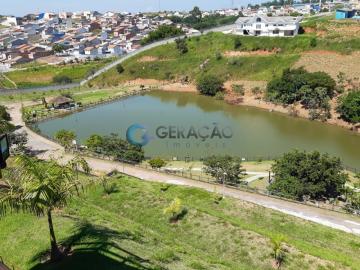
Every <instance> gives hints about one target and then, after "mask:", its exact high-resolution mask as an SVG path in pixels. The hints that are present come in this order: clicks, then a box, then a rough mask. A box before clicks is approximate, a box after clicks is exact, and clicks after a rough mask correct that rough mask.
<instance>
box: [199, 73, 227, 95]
mask: <svg viewBox="0 0 360 270" xmlns="http://www.w3.org/2000/svg"><path fill="white" fill-rule="evenodd" d="M196 88H197V90H198V91H199V92H200V93H201V94H203V95H208V96H215V95H216V93H217V92H222V91H223V90H224V81H223V80H222V79H220V78H219V77H217V76H214V75H210V74H205V75H202V76H201V77H200V78H199V79H198V80H197V83H196Z"/></svg>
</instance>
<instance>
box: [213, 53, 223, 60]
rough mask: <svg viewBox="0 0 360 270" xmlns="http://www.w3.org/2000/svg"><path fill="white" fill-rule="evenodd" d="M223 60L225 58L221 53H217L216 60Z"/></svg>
mask: <svg viewBox="0 0 360 270" xmlns="http://www.w3.org/2000/svg"><path fill="white" fill-rule="evenodd" d="M222 58H223V56H222V54H221V52H216V53H215V59H216V60H218V61H219V60H221V59H222Z"/></svg>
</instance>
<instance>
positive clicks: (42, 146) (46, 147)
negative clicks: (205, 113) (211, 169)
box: [8, 103, 360, 235]
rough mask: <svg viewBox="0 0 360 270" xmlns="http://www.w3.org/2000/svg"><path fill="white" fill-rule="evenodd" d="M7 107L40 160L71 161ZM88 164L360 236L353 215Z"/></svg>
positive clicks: (96, 162)
mask: <svg viewBox="0 0 360 270" xmlns="http://www.w3.org/2000/svg"><path fill="white" fill-rule="evenodd" d="M27 105H28V104H27ZM8 108H9V111H10V114H11V116H12V119H13V120H12V121H13V123H14V124H15V125H17V126H22V128H21V129H20V130H21V131H25V132H27V133H28V137H29V147H31V148H32V149H33V150H37V151H39V154H38V157H39V158H42V159H48V158H50V157H51V156H53V157H55V158H57V159H58V160H59V162H66V161H67V160H69V159H70V158H72V155H71V154H68V153H64V149H63V148H62V147H61V146H59V145H58V144H56V143H54V142H52V141H49V140H47V139H45V138H43V137H41V136H39V135H38V134H36V133H34V132H32V131H31V130H29V129H28V128H26V127H25V126H24V123H23V121H22V118H21V112H20V110H21V105H20V104H18V103H16V104H10V105H8ZM87 161H88V163H89V165H90V166H91V168H92V169H93V171H95V172H110V171H112V170H114V169H116V170H118V171H120V172H123V173H125V174H128V175H131V176H134V177H137V178H139V179H142V180H145V181H153V182H161V183H169V184H174V185H183V186H191V187H197V188H201V189H204V190H207V191H210V192H214V190H218V191H219V192H222V193H223V194H224V195H225V196H229V197H233V198H236V199H240V200H243V201H247V202H250V203H254V204H257V205H260V206H264V207H266V208H270V209H274V210H278V211H280V212H282V213H286V214H289V215H292V216H296V217H299V218H302V219H305V220H309V221H313V222H316V223H319V224H322V225H325V226H328V227H332V228H335V229H339V230H342V231H345V232H349V233H353V234H357V235H360V218H357V217H353V216H350V215H345V214H342V213H336V212H332V211H327V210H324V209H318V208H315V207H311V206H307V205H302V204H297V203H293V202H288V201H285V200H280V199H276V198H271V197H267V196H263V195H260V194H254V193H248V192H244V191H240V190H237V189H232V188H227V187H221V188H219V186H215V185H213V184H208V183H203V182H199V181H195V180H190V179H187V178H182V177H178V176H171V175H167V174H163V173H160V172H155V171H151V170H146V169H142V168H138V167H133V166H130V165H126V164H121V163H119V162H112V161H105V160H99V159H94V158H87Z"/></svg>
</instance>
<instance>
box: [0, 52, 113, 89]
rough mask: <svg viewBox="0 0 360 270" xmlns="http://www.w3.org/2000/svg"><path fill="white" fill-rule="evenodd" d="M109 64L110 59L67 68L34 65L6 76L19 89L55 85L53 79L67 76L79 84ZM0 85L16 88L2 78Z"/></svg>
mask: <svg viewBox="0 0 360 270" xmlns="http://www.w3.org/2000/svg"><path fill="white" fill-rule="evenodd" d="M109 62H111V60H110V59H104V60H99V61H93V62H87V63H83V64H73V65H65V66H48V65H34V66H30V67H27V68H26V69H20V70H15V71H12V72H8V73H6V76H7V77H8V78H9V79H10V80H12V81H13V82H14V83H16V85H17V88H28V87H36V86H48V85H52V84H54V83H53V78H54V76H56V75H65V76H68V77H69V78H71V79H72V80H73V82H79V81H81V80H82V79H84V78H85V77H86V76H88V75H89V73H90V72H91V71H96V70H98V69H99V68H101V67H102V66H104V65H105V64H106V63H109ZM25 67H26V66H25ZM0 85H3V86H5V88H14V85H9V83H6V82H5V80H4V79H2V78H0ZM6 86H7V87H6Z"/></svg>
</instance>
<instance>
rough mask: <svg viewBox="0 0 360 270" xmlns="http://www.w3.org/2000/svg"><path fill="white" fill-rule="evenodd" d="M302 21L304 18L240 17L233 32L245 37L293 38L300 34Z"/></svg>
mask: <svg viewBox="0 0 360 270" xmlns="http://www.w3.org/2000/svg"><path fill="white" fill-rule="evenodd" d="M301 19H302V17H290V16H281V17H268V16H265V15H255V16H253V17H240V18H239V19H238V20H237V21H236V23H235V24H236V28H235V29H234V30H233V32H234V34H237V35H243V36H247V35H249V36H270V37H293V36H296V35H297V34H298V33H299V27H300V21H301Z"/></svg>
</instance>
